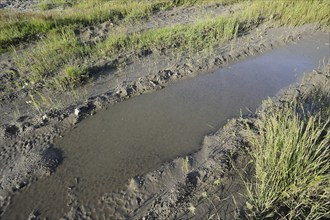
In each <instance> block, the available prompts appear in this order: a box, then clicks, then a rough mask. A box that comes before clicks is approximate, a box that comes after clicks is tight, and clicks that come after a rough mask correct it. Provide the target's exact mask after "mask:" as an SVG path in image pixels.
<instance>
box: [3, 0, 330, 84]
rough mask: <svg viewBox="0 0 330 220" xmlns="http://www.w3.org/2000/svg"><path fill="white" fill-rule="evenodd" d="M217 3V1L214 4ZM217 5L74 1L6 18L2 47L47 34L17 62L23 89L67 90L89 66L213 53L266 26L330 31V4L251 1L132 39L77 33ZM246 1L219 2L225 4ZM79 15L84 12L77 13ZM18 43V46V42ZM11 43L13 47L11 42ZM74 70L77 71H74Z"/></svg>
mask: <svg viewBox="0 0 330 220" xmlns="http://www.w3.org/2000/svg"><path fill="white" fill-rule="evenodd" d="M214 1H215V0H214ZM214 1H213V0H171V1H161V0H157V1H151V0H145V1H134V0H128V1H119V0H118V1H111V4H110V3H109V2H108V1H92V0H85V1H79V2H78V1H74V2H73V3H72V5H71V6H68V8H67V9H65V10H64V11H59V10H57V9H55V10H46V11H38V12H31V13H13V12H1V13H0V17H1V19H2V22H1V24H0V26H1V27H2V31H1V37H0V42H2V44H1V45H2V46H3V45H7V46H8V45H11V43H13V41H16V40H17V39H21V38H24V39H25V38H26V37H27V36H32V35H34V34H36V33H45V36H44V37H43V39H42V40H39V41H38V42H37V43H36V45H35V47H33V49H32V50H26V51H23V52H22V53H20V54H19V55H17V56H16V59H15V63H16V66H17V68H18V69H19V73H20V81H17V83H16V85H17V86H18V89H19V88H20V87H26V86H28V87H30V88H33V89H34V88H36V87H38V88H42V87H44V86H46V87H48V88H51V89H53V90H66V89H68V88H73V87H75V86H79V85H81V83H83V82H85V81H86V80H88V79H89V78H90V77H91V76H92V73H91V71H90V70H89V68H90V66H89V65H88V64H90V63H92V62H93V61H96V60H99V59H101V58H104V57H108V59H109V60H110V61H111V60H112V61H115V60H116V58H117V57H119V56H123V55H124V56H125V54H132V53H138V52H139V51H152V52H157V51H162V50H168V49H169V50H170V51H171V53H172V54H173V53H174V54H175V53H177V52H181V51H187V52H189V53H190V54H192V55H193V54H195V53H198V52H199V51H201V50H207V49H209V50H210V51H211V50H212V48H214V47H216V46H217V47H219V46H221V44H223V43H224V42H226V41H228V40H230V39H233V38H235V37H237V36H238V35H239V34H242V33H244V32H245V31H248V30H250V29H253V28H254V27H256V26H258V25H260V24H261V23H268V24H269V25H277V26H283V25H285V26H297V25H302V24H306V23H312V22H317V23H319V24H320V25H321V26H322V27H324V28H325V29H327V28H328V27H329V23H330V22H329V16H328V10H327V8H329V6H330V3H329V2H328V1H323V0H308V1H247V2H246V3H245V5H244V10H241V11H238V12H235V13H234V14H231V15H228V16H220V17H215V18H209V19H206V20H201V21H199V22H197V23H193V24H189V25H174V26H168V27H163V28H155V29H150V30H147V31H143V32H138V33H132V34H116V35H109V36H108V37H107V38H106V39H105V40H103V41H101V42H98V43H96V44H92V45H91V44H84V43H83V42H81V41H80V40H79V37H78V36H77V35H76V33H75V30H76V29H77V28H78V27H79V26H84V25H91V24H94V23H98V22H102V21H105V20H119V19H138V18H142V17H145V16H148V15H150V14H152V13H154V12H155V11H157V10H165V9H168V8H173V7H177V6H180V5H193V4H203V3H209V2H214ZM242 1H243V0H220V1H217V2H222V3H225V4H233V3H236V2H242ZM77 9H79V10H77ZM15 39H16V40H15ZM8 40H9V41H10V42H11V43H10V42H9V41H8ZM73 70H74V71H73Z"/></svg>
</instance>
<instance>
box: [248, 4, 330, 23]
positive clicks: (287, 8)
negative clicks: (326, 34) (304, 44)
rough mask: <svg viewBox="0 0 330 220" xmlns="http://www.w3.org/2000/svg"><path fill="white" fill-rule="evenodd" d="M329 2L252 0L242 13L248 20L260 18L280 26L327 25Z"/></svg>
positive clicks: (329, 21) (329, 18)
mask: <svg viewBox="0 0 330 220" xmlns="http://www.w3.org/2000/svg"><path fill="white" fill-rule="evenodd" d="M329 7H330V2H329V1H327V0H303V1H296V0H282V1H253V2H251V4H250V6H249V7H247V8H246V10H245V11H244V13H243V14H242V16H243V17H245V18H250V20H256V19H262V20H264V21H270V22H272V23H273V24H277V25H280V26H283V25H284V26H288V25H290V26H292V25H293V26H299V25H304V24H307V23H313V22H317V23H319V24H320V25H322V26H323V27H329V25H330V17H329Z"/></svg>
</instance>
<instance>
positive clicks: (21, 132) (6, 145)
mask: <svg viewBox="0 0 330 220" xmlns="http://www.w3.org/2000/svg"><path fill="white" fill-rule="evenodd" d="M316 29H317V27H315V26H312V25H309V26H304V27H300V28H296V29H295V30H293V31H289V30H288V29H287V30H286V29H281V28H279V29H275V30H274V29H270V30H267V31H268V37H267V38H266V40H265V38H264V40H256V41H249V42H246V39H237V44H236V45H237V46H236V48H235V49H234V50H232V49H230V50H229V49H228V48H227V49H226V46H225V47H224V50H223V51H224V52H223V53H222V55H219V56H218V57H215V58H214V57H213V58H212V59H210V60H211V62H210V60H196V62H195V63H194V64H191V63H189V64H178V65H177V66H175V67H173V68H172V69H169V70H161V71H159V72H158V73H156V74H153V75H148V76H146V77H141V78H140V79H138V80H137V81H133V82H125V83H122V84H121V85H119V86H118V87H117V88H116V89H115V90H110V91H109V92H107V93H104V94H100V95H98V96H96V97H91V98H89V99H88V101H86V102H85V104H83V105H80V106H69V107H67V108H66V109H64V110H50V111H49V112H47V113H45V114H44V115H42V116H37V117H34V118H32V119H31V118H28V120H26V118H25V116H24V115H23V116H21V117H19V119H18V120H17V121H16V122H14V123H11V124H7V125H4V126H2V127H1V129H0V137H1V142H0V146H1V155H0V157H1V158H0V159H1V161H0V165H1V166H0V168H1V169H0V170H1V175H2V180H3V181H2V182H1V188H0V213H3V212H4V211H5V210H6V207H7V206H8V205H9V204H10V201H11V197H12V196H14V195H15V194H16V193H17V192H19V191H20V190H21V189H22V188H25V187H27V186H28V185H29V184H31V183H33V182H34V181H36V180H37V179H38V178H41V177H44V176H47V175H51V173H52V172H53V171H55V169H56V167H57V166H58V165H59V164H60V163H61V161H62V160H63V156H62V152H60V151H58V150H57V149H56V148H54V147H53V141H54V138H56V137H60V136H61V135H63V134H65V131H67V130H68V129H69V128H71V127H72V126H73V125H75V124H77V123H79V121H81V120H83V119H84V118H85V117H88V116H89V115H91V114H95V113H96V112H97V111H98V110H100V109H103V108H106V107H108V106H109V104H114V103H117V102H121V101H123V100H126V99H128V98H130V97H132V96H135V95H139V94H143V93H146V92H151V91H155V90H157V89H161V88H163V87H164V86H166V85H167V84H168V83H170V82H172V81H176V80H179V79H185V78H188V77H193V76H195V75H197V74H199V73H202V71H203V72H209V71H210V70H212V69H215V68H219V67H221V66H225V65H228V64H229V63H232V62H235V61H238V60H241V59H243V58H244V57H248V56H253V55H255V54H259V53H262V52H264V51H266V50H270V49H272V48H274V47H277V46H279V45H283V44H285V43H287V42H292V41H295V40H297V39H299V38H301V37H304V36H303V35H305V34H306V35H307V36H310V35H309V34H307V33H311V32H312V31H311V30H316ZM279 33H280V34H281V35H279ZM254 35H256V33H251V35H248V36H251V38H253V36H254ZM229 45H230V44H228V46H229ZM44 178H47V177H44ZM138 201H139V200H138ZM138 203H141V202H138Z"/></svg>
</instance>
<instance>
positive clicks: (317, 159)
mask: <svg viewBox="0 0 330 220" xmlns="http://www.w3.org/2000/svg"><path fill="white" fill-rule="evenodd" d="M328 108H329V106H328ZM297 109H299V107H297V106H295V105H288V106H286V107H285V108H283V109H280V108H276V109H275V110H271V111H268V112H264V113H261V115H260V118H259V120H258V121H257V123H256V130H257V133H256V131H253V130H250V132H249V141H250V143H251V145H252V148H251V151H250V154H251V156H252V161H253V165H254V166H255V179H254V181H253V182H252V183H251V184H248V183H246V187H247V191H248V195H249V198H248V202H247V209H248V212H247V213H248V217H249V218H251V219H313V220H314V219H322V218H324V219H325V218H329V217H330V163H329V158H330V126H329V125H330V119H329V115H328V116H327V117H326V118H321V116H320V114H315V115H308V116H307V114H298V113H297V112H298V111H297ZM300 110H301V109H300ZM300 112H301V111H300Z"/></svg>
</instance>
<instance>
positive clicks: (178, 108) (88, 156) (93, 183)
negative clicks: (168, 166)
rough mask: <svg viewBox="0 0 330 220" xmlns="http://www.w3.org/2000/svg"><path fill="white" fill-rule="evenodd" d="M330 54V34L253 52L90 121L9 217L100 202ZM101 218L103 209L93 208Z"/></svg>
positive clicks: (67, 139)
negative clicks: (59, 162)
mask: <svg viewBox="0 0 330 220" xmlns="http://www.w3.org/2000/svg"><path fill="white" fill-rule="evenodd" d="M328 59H329V35H328V34H318V35H316V36H314V37H311V38H307V39H305V40H303V41H300V42H298V43H297V44H292V45H289V46H287V47H285V48H280V49H276V50H273V51H271V52H268V53H265V54H263V55H261V56H257V57H253V58H249V59H247V60H245V61H243V62H240V63H237V64H234V65H232V66H230V67H227V68H223V69H220V70H218V71H216V72H214V73H210V74H206V75H201V76H199V77H196V78H192V79H188V80H184V81H178V82H176V83H173V84H172V85H170V86H168V87H166V88H164V89H162V90H160V91H157V92H154V93H149V94H145V95H141V96H138V97H135V98H132V99H130V100H128V101H125V102H122V103H119V104H116V105H114V106H110V107H109V109H107V110H103V111H100V112H98V113H97V114H96V115H94V116H91V117H89V118H87V119H86V120H83V121H82V122H81V123H79V125H78V126H77V127H75V128H74V129H72V130H71V131H69V132H68V133H67V134H66V135H65V136H64V137H63V138H62V139H60V140H58V141H57V143H56V145H55V146H56V147H58V148H60V149H61V150H62V151H63V153H64V156H65V159H64V161H63V163H62V165H61V166H60V167H58V169H57V171H56V172H55V173H54V174H53V175H52V176H50V177H46V178H44V179H41V180H39V181H38V182H37V183H35V184H33V185H32V186H30V187H28V188H26V189H24V190H22V192H21V193H17V194H16V195H15V196H14V198H13V200H12V204H11V205H10V206H9V209H8V211H7V212H6V213H5V214H4V216H3V218H2V219H25V218H26V217H27V216H28V215H29V214H30V213H31V212H32V211H33V210H39V212H40V213H41V214H42V215H41V216H47V217H49V219H58V218H59V217H61V216H63V214H64V213H67V212H68V211H69V210H70V206H72V205H74V204H75V203H76V202H77V201H78V202H79V203H82V204H85V205H86V206H89V207H91V210H94V209H98V210H100V209H99V208H98V207H96V206H98V199H99V198H100V197H101V196H102V195H104V194H105V193H109V192H112V191H114V190H118V189H120V188H122V186H123V185H125V184H126V183H127V182H128V179H129V178H132V177H134V176H136V175H142V174H145V173H146V172H149V171H151V170H154V169H157V167H159V166H160V165H161V164H162V163H164V162H166V161H169V160H171V159H173V158H175V157H178V156H182V155H185V154H189V153H191V152H193V151H196V150H198V148H199V146H200V144H201V142H202V140H203V137H204V135H206V134H208V133H211V132H213V131H216V130H217V129H219V128H220V127H221V126H223V125H224V124H225V123H226V121H227V120H228V119H229V118H231V117H237V116H239V114H240V111H241V110H242V111H243V112H246V111H247V109H249V110H251V111H254V110H255V109H256V108H257V107H258V106H259V105H260V104H261V101H262V100H263V99H265V98H267V97H268V96H273V95H275V94H276V93H277V92H278V91H279V90H280V89H281V88H283V87H286V86H288V85H290V84H292V83H293V82H295V81H296V80H297V78H299V77H302V76H303V73H304V72H307V71H310V70H312V69H315V68H318V67H319V66H320V65H321V66H322V65H323V60H326V61H328ZM91 216H92V217H95V218H101V216H102V213H97V214H96V213H91Z"/></svg>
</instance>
